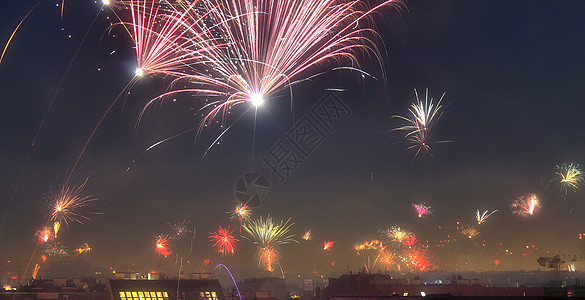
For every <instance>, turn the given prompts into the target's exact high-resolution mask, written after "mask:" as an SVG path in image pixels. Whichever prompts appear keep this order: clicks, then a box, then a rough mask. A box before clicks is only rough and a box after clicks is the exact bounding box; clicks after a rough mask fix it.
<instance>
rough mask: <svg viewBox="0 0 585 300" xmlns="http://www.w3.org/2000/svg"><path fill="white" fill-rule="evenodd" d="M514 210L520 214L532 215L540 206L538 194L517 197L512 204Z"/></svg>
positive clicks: (524, 215)
mask: <svg viewBox="0 0 585 300" xmlns="http://www.w3.org/2000/svg"><path fill="white" fill-rule="evenodd" d="M510 207H511V208H512V211H513V212H514V213H515V214H517V215H519V216H523V217H526V216H532V215H534V214H535V213H536V211H538V209H539V208H540V201H539V200H538V197H536V195H534V194H531V195H528V196H525V197H520V198H519V199H516V200H515V201H514V202H513V203H512V205H511V206H510Z"/></svg>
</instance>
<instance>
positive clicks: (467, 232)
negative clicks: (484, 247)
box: [460, 226, 479, 239]
mask: <svg viewBox="0 0 585 300" xmlns="http://www.w3.org/2000/svg"><path fill="white" fill-rule="evenodd" d="M460 232H461V235H463V236H465V237H467V238H469V239H472V238H474V237H477V236H479V231H478V230H477V229H476V228H475V227H473V226H464V227H461V231H460Z"/></svg>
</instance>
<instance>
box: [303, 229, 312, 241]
mask: <svg viewBox="0 0 585 300" xmlns="http://www.w3.org/2000/svg"><path fill="white" fill-rule="evenodd" d="M302 239H303V240H305V241H310V240H311V239H312V236H311V229H309V230H307V231H305V233H304V234H303V236H302Z"/></svg>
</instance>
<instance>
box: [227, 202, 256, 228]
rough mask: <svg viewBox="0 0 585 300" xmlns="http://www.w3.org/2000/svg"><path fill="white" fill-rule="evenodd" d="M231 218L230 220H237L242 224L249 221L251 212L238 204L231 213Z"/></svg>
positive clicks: (245, 206) (244, 205) (246, 207)
mask: <svg viewBox="0 0 585 300" xmlns="http://www.w3.org/2000/svg"><path fill="white" fill-rule="evenodd" d="M231 214H232V216H231V217H230V220H235V219H238V221H239V222H240V224H243V223H245V222H247V221H248V220H250V216H251V215H252V210H251V209H250V208H249V207H248V205H246V204H242V203H240V204H238V206H236V208H235V209H234V211H233V212H231Z"/></svg>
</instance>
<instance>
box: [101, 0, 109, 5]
mask: <svg viewBox="0 0 585 300" xmlns="http://www.w3.org/2000/svg"><path fill="white" fill-rule="evenodd" d="M102 4H103V5H110V0H102Z"/></svg>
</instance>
